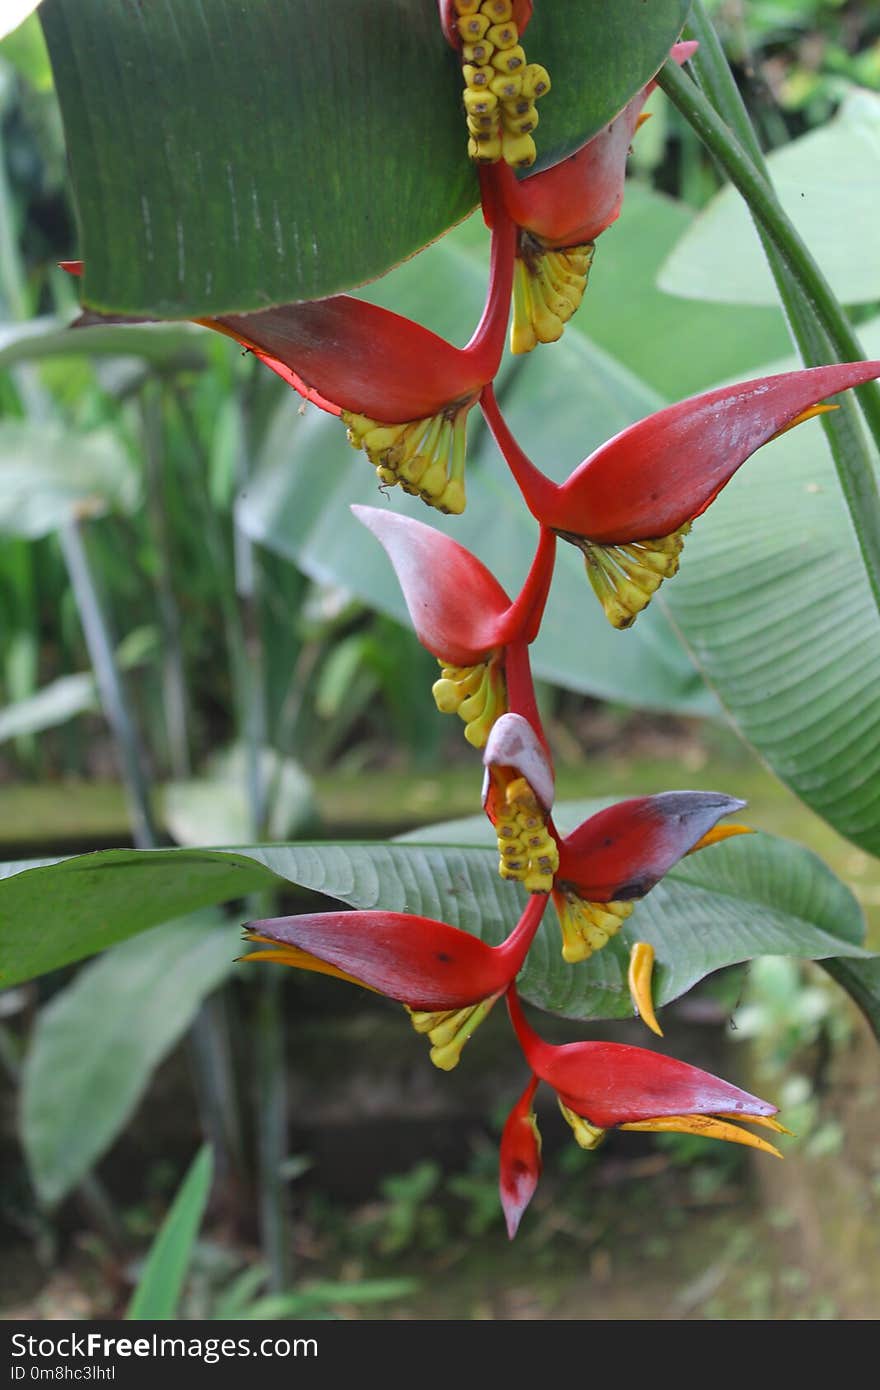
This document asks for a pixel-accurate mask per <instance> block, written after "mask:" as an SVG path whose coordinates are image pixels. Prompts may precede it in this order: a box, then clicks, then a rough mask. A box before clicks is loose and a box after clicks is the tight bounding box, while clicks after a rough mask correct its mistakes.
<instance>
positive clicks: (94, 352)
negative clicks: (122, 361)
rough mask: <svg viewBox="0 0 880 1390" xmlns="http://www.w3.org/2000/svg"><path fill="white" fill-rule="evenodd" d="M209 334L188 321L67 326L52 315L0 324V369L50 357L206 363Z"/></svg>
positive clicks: (193, 365) (177, 365) (171, 365)
mask: <svg viewBox="0 0 880 1390" xmlns="http://www.w3.org/2000/svg"><path fill="white" fill-rule="evenodd" d="M210 342H211V338H210V335H209V334H208V333H206V332H205V331H204V330H203V329H201V328H198V327H197V326H196V325H195V324H189V323H107V324H105V323H98V324H92V325H90V326H89V327H85V328H71V327H69V326H67V325H64V324H61V323H60V322H59V321H58V320H57V319H54V318H40V319H30V320H29V321H27V322H25V323H7V324H3V325H2V327H0V369H3V370H5V369H6V368H8V367H14V366H15V365H16V364H17V363H19V362H43V361H46V360H48V359H49V358H53V357H76V356H79V355H82V356H90V357H140V358H142V359H143V360H144V361H146V362H152V363H154V364H155V365H156V366H157V367H168V368H189V369H190V370H192V369H194V368H199V367H204V366H205V365H206V363H207V360H208V351H207V349H208V345H209V344H210Z"/></svg>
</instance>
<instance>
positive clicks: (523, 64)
mask: <svg viewBox="0 0 880 1390" xmlns="http://www.w3.org/2000/svg"><path fill="white" fill-rule="evenodd" d="M455 10H456V14H457V15H458V19H457V21H456V24H457V28H458V32H459V34H460V35H461V39H462V76H463V77H464V80H465V92H464V104H465V110H466V111H467V114H468V121H467V124H468V131H469V133H470V139H469V140H468V154H469V155H470V157H471V159H474V160H476V161H477V163H479V164H495V163H497V162H498V160H499V159H503V160H505V162H506V163H508V164H510V165H512V166H513V167H514V168H517V169H528V168H529V167H530V166H531V165H532V164H534V162H535V159H536V158H537V150H536V148H535V142H534V140H533V139H532V135H531V132H532V131H533V130H534V129H535V127H536V125H537V124H538V116H537V112H536V111H535V110H534V105H533V103H534V102H535V101H537V100H539V98H540V97H542V96H544V95H545V94H546V93H547V92H549V90H550V77H549V74H548V72H547V69H546V68H544V67H542V66H541V64H540V63H529V62H527V60H526V55H525V51H524V49H523V47H522V45H521V44H520V42H519V38H520V35H519V29H518V28H517V25H516V23H515V21H514V19H513V7H512V5H511V3H510V0H482V3H479V4H476V3H474V0H455ZM487 88H489V89H490V94H491V95H492V97H493V101H494V103H495V104H494V105H493V104H492V103H489V104H487V105H486V104H482V103H480V102H479V101H478V99H477V95H476V94H477V93H482V94H484V95H485V94H486V89H487ZM521 93H522V95H523V96H524V98H525V105H524V106H523V108H522V109H513V110H508V109H507V107H506V106H499V105H498V104H497V103H498V99H499V98H500V99H501V101H502V102H505V103H507V102H512V101H513V100H514V99H515V98H518V97H519V96H520V94H521ZM477 122H479V124H478V123H477Z"/></svg>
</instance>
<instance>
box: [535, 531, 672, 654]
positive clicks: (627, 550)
mask: <svg viewBox="0 0 880 1390" xmlns="http://www.w3.org/2000/svg"><path fill="white" fill-rule="evenodd" d="M690 529H691V523H690V522H689V521H686V522H685V524H684V525H683V526H680V527H679V528H678V530H677V531H673V532H672V533H671V534H670V535H668V536H661V537H660V538H659V539H658V540H640V541H632V542H630V543H629V544H618V545H599V544H597V543H596V542H594V541H591V540H589V539H587V537H585V536H579V535H577V534H575V533H574V532H571V531H558V532H557V535H559V536H561V537H562V539H563V540H566V541H569V542H570V543H571V544H572V545H575V546H577V548H578V549H579V550H581V551H582V552H583V556H584V562H585V564H586V568H587V578H588V579H589V581H590V584H591V585H592V587H593V592H594V593H595V595H596V597H597V598H598V600H599V602H600V603H601V605H602V608H603V609H604V611H605V616H606V618H607V619H608V621H609V622H610V623H611V625H612V627H616V628H620V629H623V628H628V627H632V624H633V623H634V622H635V620H636V618H637V617H638V615H639V614H640V613H641V612H642V610H643V609H645V608H647V606H648V604H649V603H650V602H651V599H652V598H653V597H654V594H655V593H656V592H657V590H658V589H659V588H660V585H661V584H662V583H663V580H664V579H670V578H671V577H672V576H673V575H674V574H676V573H677V572H678V566H679V557H680V555H681V550H682V546H683V545H684V540H685V536H686V535H687V534H688V532H689V531H690Z"/></svg>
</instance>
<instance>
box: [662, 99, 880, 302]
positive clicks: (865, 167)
mask: <svg viewBox="0 0 880 1390" xmlns="http://www.w3.org/2000/svg"><path fill="white" fill-rule="evenodd" d="M767 164H768V167H769V170H770V174H771V177H772V179H773V183H774V185H775V188H776V192H777V194H778V196H779V200H780V202H781V203H782V206H783V208H784V210H785V212H786V213H787V214H788V216H789V217H790V218H791V220H792V222H793V223H794V225H795V227H796V228H797V230H798V231H799V232H800V234H801V236H802V237H803V239H804V241H805V242H806V243H807V245H808V246H809V248H810V250H811V252H812V253H813V255H814V256H815V258H816V260H817V261H818V263H819V265H820V266H821V267H822V270H823V272H824V274H825V275H826V276H827V278H828V280H829V281H830V283H831V288H832V289H833V290H834V292H835V294H836V295H837V297H838V298H839V299H840V300H841V301H842V302H843V303H844V304H861V303H871V302H873V301H875V300H877V299H878V298H880V241H878V238H877V237H876V236H872V235H871V234H870V231H869V230H868V229H869V228H871V227H876V226H877V224H878V222H880V95H878V94H877V93H875V92H869V91H864V90H862V89H856V90H855V91H853V92H852V93H851V94H850V96H849V97H848V98H847V99H846V101H844V103H843V105H842V106H841V108H840V110H839V111H838V113H837V115H836V116H835V118H834V119H833V120H832V121H830V122H829V124H828V125H826V126H823V127H822V128H821V129H819V130H813V131H810V132H809V133H808V134H807V135H802V136H801V137H800V139H798V140H793V141H792V142H791V144H789V145H785V146H783V147H782V149H779V150H776V151H774V153H772V154H771V155H770V156H769V157H768V160H767ZM659 285H660V288H661V289H663V290H665V291H666V292H667V293H668V294H677V295H683V296H684V297H685V298H687V299H705V300H711V301H720V302H723V303H727V304H775V303H776V301H777V290H776V284H775V282H774V280H773V277H772V275H771V273H770V270H769V267H768V265H767V261H766V258H765V256H764V252H763V250H762V249H761V243H760V241H759V239H758V234H757V232H756V231H755V229H754V226H753V225H752V220H751V216H750V214H749V210H748V207H747V206H746V204H745V202H744V201H743V199H742V198H741V197H740V195H739V194H738V193H737V192H736V190H735V189H734V188H733V187H731V186H728V187H726V188H724V189H722V191H721V192H720V193H719V194H717V195H716V197H715V198H713V199H712V201H711V203H709V205H708V207H707V208H706V209H705V210H704V211H703V212H702V213H701V214H700V216H699V217H698V218H697V219H696V220H695V221H694V223H693V224H692V225H691V227H689V228H688V230H687V231H686V232H685V234H684V236H683V237H682V238H681V240H680V241H679V242H678V244H677V245H676V246H675V248H674V250H673V251H672V253H671V254H670V256H669V258H668V260H667V261H666V263H665V265H664V266H663V269H662V271H661V272H660V278H659Z"/></svg>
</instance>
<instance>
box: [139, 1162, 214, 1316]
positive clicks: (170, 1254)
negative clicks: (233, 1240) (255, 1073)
mask: <svg viewBox="0 0 880 1390" xmlns="http://www.w3.org/2000/svg"><path fill="white" fill-rule="evenodd" d="M213 1174H214V1156H213V1154H212V1152H211V1149H210V1148H209V1146H208V1145H207V1144H205V1145H204V1146H203V1147H202V1148H201V1149H200V1150H199V1152H198V1153H197V1154H196V1157H195V1159H194V1160H193V1163H192V1165H191V1167H190V1169H189V1172H188V1173H187V1175H186V1177H185V1178H184V1180H183V1185H182V1186H181V1188H180V1191H179V1192H178V1194H177V1196H176V1197H175V1199H174V1201H173V1203H172V1205H171V1210H170V1211H169V1213H168V1215H167V1216H166V1218H165V1220H164V1221H163V1223H162V1226H161V1229H160V1231H159V1234H158V1235H157V1236H156V1239H155V1240H154V1242H153V1245H152V1248H151V1250H150V1253H149V1255H148V1256H147V1261H146V1264H145V1265H144V1270H143V1273H142V1275H141V1277H140V1281H139V1283H138V1286H137V1288H136V1289H135V1291H134V1297H133V1298H132V1300H131V1303H130V1304H129V1306H128V1312H127V1314H126V1317H128V1318H138V1319H141V1320H149V1321H159V1320H167V1319H169V1318H173V1317H175V1316H176V1314H177V1311H178V1308H177V1303H178V1299H179V1298H180V1291H181V1289H182V1288H183V1281H184V1279H185V1278H186V1271H187V1269H188V1267H189V1262H190V1257H191V1255H192V1248H193V1245H194V1244H195V1240H196V1236H197V1235H198V1232H199V1227H200V1226H201V1224H202V1217H203V1216H204V1214H205V1207H206V1206H207V1204H208V1195H209V1193H210V1191H211V1179H212V1177H213Z"/></svg>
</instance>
